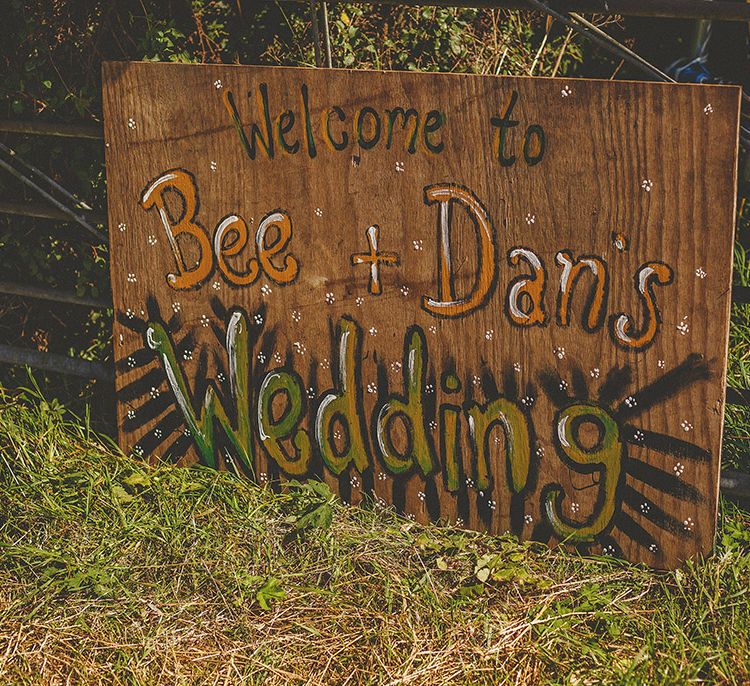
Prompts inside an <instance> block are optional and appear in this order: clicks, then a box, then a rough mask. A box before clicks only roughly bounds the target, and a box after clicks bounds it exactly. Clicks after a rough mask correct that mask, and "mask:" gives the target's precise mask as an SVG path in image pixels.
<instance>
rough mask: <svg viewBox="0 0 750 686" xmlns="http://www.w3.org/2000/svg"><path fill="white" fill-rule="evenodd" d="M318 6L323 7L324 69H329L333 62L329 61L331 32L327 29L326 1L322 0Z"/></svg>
mask: <svg viewBox="0 0 750 686" xmlns="http://www.w3.org/2000/svg"><path fill="white" fill-rule="evenodd" d="M320 4H321V5H322V6H323V47H324V48H325V57H326V67H328V68H329V69H331V68H332V67H333V60H332V59H331V30H330V28H329V27H328V3H327V2H326V0H322V2H321V3H320Z"/></svg>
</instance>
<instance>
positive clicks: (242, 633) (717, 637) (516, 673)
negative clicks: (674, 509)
mask: <svg viewBox="0 0 750 686" xmlns="http://www.w3.org/2000/svg"><path fill="white" fill-rule="evenodd" d="M727 509H728V506H725V510H727ZM729 509H731V512H729V511H725V513H724V515H723V518H722V541H721V543H720V546H719V550H718V552H717V554H716V555H715V556H714V557H713V558H712V559H711V560H709V561H706V562H701V563H696V564H692V565H688V566H686V567H685V568H683V569H682V570H680V571H679V572H677V573H674V574H656V573H653V572H650V571H649V570H646V569H643V568H641V567H637V566H632V565H627V564H624V563H620V562H616V561H611V560H594V559H582V558H580V557H577V556H575V555H571V554H566V553H561V552H554V551H549V550H547V549H545V548H543V547H539V546H535V545H524V544H519V543H518V542H517V541H515V540H514V539H512V538H509V537H489V536H486V535H481V534H477V533H470V532H462V531H455V530H450V529H440V528H438V527H427V528H425V527H422V526H419V525H416V524H414V523H412V522H405V521H404V520H401V519H398V518H397V517H395V516H393V515H392V514H390V513H388V512H373V511H367V510H364V509H353V508H346V507H344V506H342V505H341V504H340V503H339V502H338V501H337V500H335V499H334V498H333V497H332V496H330V495H329V494H328V493H327V492H326V491H325V489H324V488H322V487H315V488H313V487H309V486H305V487H295V488H292V489H290V491H289V492H287V493H283V494H275V493H274V492H273V491H272V490H270V489H269V488H259V487H256V486H253V485H251V484H248V483H245V482H241V481H239V480H237V479H235V478H233V477H232V476H230V475H228V474H220V473H216V472H212V471H209V470H202V469H190V470H187V469H175V468H171V467H168V466H164V467H158V468H148V467H145V466H143V465H142V464H140V463H137V462H135V461H132V460H130V459H129V458H125V457H123V456H122V455H118V454H117V452H116V451H115V450H113V449H112V448H110V447H109V446H107V445H106V444H105V443H104V442H103V440H102V439H100V438H97V437H95V436H93V435H91V434H90V433H89V432H88V431H87V429H86V424H85V422H73V421H70V422H69V421H66V420H64V419H63V417H62V412H61V410H60V409H59V408H56V407H54V406H50V405H48V404H46V403H44V402H41V401H39V400H38V399H37V400H34V399H31V400H30V399H28V397H27V399H25V400H23V399H19V398H9V397H7V396H6V397H4V398H1V399H0V683H3V684H5V683H23V684H64V683H87V684H89V683H91V684H95V683H106V684H155V683H158V684H235V683H257V684H297V683H299V684H394V685H395V684H410V685H411V684H414V685H416V684H431V685H435V684H449V683H450V684H454V683H459V684H505V683H507V684H546V683H561V684H562V683H566V684H568V683H569V684H600V683H621V684H626V683H634V684H635V683H638V684H652V683H672V684H683V683H687V682H688V681H690V682H699V683H700V682H703V683H738V684H739V683H747V682H748V681H749V680H750V671H748V662H749V658H750V622H749V621H748V620H750V601H749V599H748V594H749V593H750V532H748V522H749V521H750V515H748V513H745V512H742V511H739V510H735V509H733V508H729ZM482 568H489V571H490V573H489V578H487V581H486V582H485V583H482V582H481V581H480V580H479V579H480V578H485V574H479V576H478V575H477V572H478V571H479V570H480V569H482Z"/></svg>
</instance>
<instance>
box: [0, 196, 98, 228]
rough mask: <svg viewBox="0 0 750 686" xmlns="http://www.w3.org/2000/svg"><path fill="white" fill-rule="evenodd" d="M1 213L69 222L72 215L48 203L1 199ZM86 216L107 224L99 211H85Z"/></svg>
mask: <svg viewBox="0 0 750 686" xmlns="http://www.w3.org/2000/svg"><path fill="white" fill-rule="evenodd" d="M0 214H15V215H18V216H21V217H35V218H37V219H54V220H55V221H61V222H69V221H70V215H69V214H68V213H67V212H63V211H62V210H56V209H55V208H53V207H48V206H47V205H36V204H34V203H25V202H8V201H5V200H0ZM83 216H84V217H88V218H89V219H90V220H91V221H92V222H94V224H102V225H103V226H106V225H107V218H106V217H105V216H104V215H103V214H99V213H97V212H85V213H84V215H83Z"/></svg>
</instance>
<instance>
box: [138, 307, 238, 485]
mask: <svg viewBox="0 0 750 686" xmlns="http://www.w3.org/2000/svg"><path fill="white" fill-rule="evenodd" d="M145 340H146V344H147V345H148V347H149V348H151V349H152V350H154V351H155V352H156V353H157V354H158V355H159V358H160V359H161V362H162V365H163V366H164V371H165V373H166V375H167V380H168V382H169V386H170V388H171V389H172V393H174V396H175V400H176V402H177V405H178V406H179V408H180V410H181V411H182V415H183V417H184V418H185V423H186V424H187V425H188V428H189V429H190V432H191V435H192V438H193V442H194V443H195V447H196V449H197V450H198V455H199V457H200V462H201V464H205V465H207V466H209V467H213V468H216V465H217V461H216V454H217V445H216V440H215V435H214V426H215V423H218V425H219V426H220V427H221V429H222V430H223V431H224V433H225V434H226V437H227V439H228V440H229V443H230V444H231V446H232V448H233V449H234V452H235V454H236V455H237V456H238V457H239V460H240V462H241V463H242V466H243V467H244V468H245V469H247V470H248V471H249V472H250V473H251V474H252V473H253V443H252V435H251V431H250V411H249V400H248V364H249V355H248V352H249V348H248V327H247V320H246V318H245V316H244V315H243V314H242V313H241V312H237V311H235V312H233V313H232V316H231V317H230V319H229V324H228V325H227V337H226V349H227V356H228V360H229V382H230V388H231V392H232V399H233V400H234V403H235V409H236V417H237V421H236V424H237V426H236V428H235V427H234V426H232V422H231V420H230V419H229V415H228V414H227V411H226V409H225V408H224V406H223V405H222V404H221V401H220V400H219V398H218V396H217V394H216V388H215V387H214V385H213V384H209V386H208V388H207V389H206V394H205V396H204V398H203V404H202V406H201V408H200V416H198V415H197V413H196V411H195V409H194V406H193V401H192V400H191V397H192V394H191V392H190V390H189V389H188V386H187V383H186V382H185V376H184V374H183V373H182V370H181V369H180V365H179V362H178V361H177V355H176V354H175V350H174V345H173V344H172V341H171V339H170V337H169V334H168V333H167V331H166V329H165V328H164V327H163V326H162V325H161V324H159V323H155V322H150V323H149V325H148V327H147V328H146V333H145Z"/></svg>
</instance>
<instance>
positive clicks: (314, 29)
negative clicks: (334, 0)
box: [310, 0, 323, 67]
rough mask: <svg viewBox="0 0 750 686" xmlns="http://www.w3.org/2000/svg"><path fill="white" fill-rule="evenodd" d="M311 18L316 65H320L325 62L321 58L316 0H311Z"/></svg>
mask: <svg viewBox="0 0 750 686" xmlns="http://www.w3.org/2000/svg"><path fill="white" fill-rule="evenodd" d="M310 20H311V22H312V34H313V44H314V46H313V47H314V48H315V66H316V67H320V66H322V65H323V62H322V60H321V58H320V29H319V28H318V6H317V3H316V2H315V0H310Z"/></svg>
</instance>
